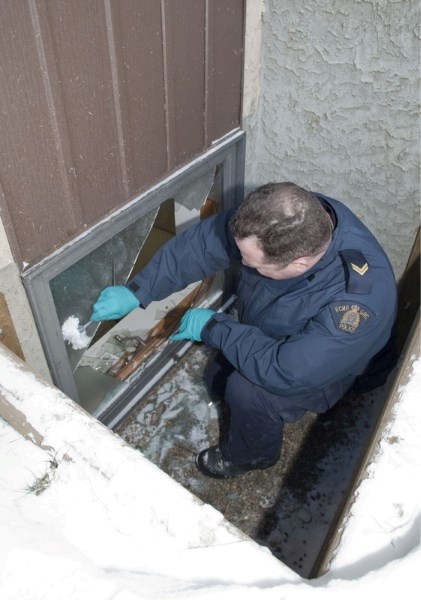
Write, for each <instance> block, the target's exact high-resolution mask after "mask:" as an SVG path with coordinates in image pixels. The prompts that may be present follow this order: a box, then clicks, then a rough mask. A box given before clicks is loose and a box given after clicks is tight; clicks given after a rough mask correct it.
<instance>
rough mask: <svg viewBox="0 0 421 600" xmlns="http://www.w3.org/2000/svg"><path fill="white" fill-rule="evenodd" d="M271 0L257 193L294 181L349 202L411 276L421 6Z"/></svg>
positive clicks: (389, 0)
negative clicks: (408, 263) (271, 184)
mask: <svg viewBox="0 0 421 600" xmlns="http://www.w3.org/2000/svg"><path fill="white" fill-rule="evenodd" d="M249 4H253V0H251V2H249ZM264 4H265V5H264V12H262V23H263V25H262V47H261V64H260V95H259V104H258V107H256V106H255V103H254V102H251V101H247V98H245V101H244V106H245V107H246V110H245V113H244V127H245V129H246V131H247V132H248V134H249V146H248V151H247V168H246V174H247V175H246V176H247V181H246V190H249V189H251V188H253V187H255V186H256V185H259V184H261V183H264V182H267V181H275V180H277V181H283V180H291V181H295V182H296V183H298V184H300V185H302V186H303V187H306V188H309V189H313V190H318V191H321V192H324V193H326V194H327V195H331V196H333V197H336V198H338V199H341V200H343V201H344V202H345V203H346V204H347V205H348V206H350V208H352V209H353V210H354V211H355V212H356V213H357V214H358V215H359V216H360V217H361V218H362V219H363V220H364V221H365V223H366V224H367V225H368V226H369V227H370V228H371V229H372V231H373V232H374V233H375V235H376V236H377V237H378V239H379V241H380V242H381V243H382V245H383V246H384V248H385V249H386V251H387V252H388V254H389V257H390V259H391V261H392V264H393V266H394V268H395V273H396V275H397V277H399V276H400V275H401V274H402V272H403V269H404V267H405V264H406V260H407V258H408V255H409V252H410V249H411V247H412V244H413V242H414V238H415V232H416V228H417V225H418V223H419V200H420V196H419V194H420V191H419V168H418V167H419V121H418V98H419V54H418V53H419V35H420V31H419V8H418V4H419V3H418V1H416V0H407V1H405V0H402V1H394V0H353V1H352V2H344V1H343V0H266V1H265V3H264ZM253 52H254V57H255V56H256V55H258V54H259V53H260V48H259V47H258V43H255V42H254V46H252V48H250V44H249V56H250V57H253ZM248 64H249V61H248V60H247V45H246V74H247V69H248ZM248 93H250V92H247V94H248Z"/></svg>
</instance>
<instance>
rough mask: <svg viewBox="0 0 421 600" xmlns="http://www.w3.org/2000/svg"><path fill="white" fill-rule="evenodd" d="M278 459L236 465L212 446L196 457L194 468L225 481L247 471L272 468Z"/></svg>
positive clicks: (217, 448) (216, 447) (217, 447)
mask: <svg viewBox="0 0 421 600" xmlns="http://www.w3.org/2000/svg"><path fill="white" fill-rule="evenodd" d="M278 459H279V457H276V458H274V459H272V460H264V461H262V460H260V461H259V460H256V461H253V462H251V463H248V464H247V465H236V464H234V463H233V462H231V461H230V460H228V459H227V458H225V457H224V455H223V454H222V452H221V450H220V449H219V446H212V447H211V448H207V449H206V450H202V452H200V453H199V454H198V455H197V456H196V466H197V468H198V469H199V471H201V472H202V473H203V474H204V475H208V476H209V477H214V478H215V479H227V478H228V477H238V476H239V475H244V473H248V472H249V471H255V470H256V469H267V468H268V467H272V466H273V465H274V464H275V463H276V462H277V461H278Z"/></svg>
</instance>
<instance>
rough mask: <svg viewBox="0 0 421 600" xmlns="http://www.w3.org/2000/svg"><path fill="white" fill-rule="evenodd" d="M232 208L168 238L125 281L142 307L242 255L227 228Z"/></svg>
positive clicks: (219, 269) (214, 271)
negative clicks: (150, 258)
mask: <svg viewBox="0 0 421 600" xmlns="http://www.w3.org/2000/svg"><path fill="white" fill-rule="evenodd" d="M233 212H234V209H231V210H228V211H224V212H221V213H218V214H217V215H215V216H213V217H209V218H208V219H206V220H205V221H201V222H200V223H198V224H197V225H193V226H192V227H189V228H188V229H187V230H186V231H184V232H183V233H182V234H180V235H177V236H175V237H174V238H172V239H171V240H169V241H168V242H167V243H166V244H164V246H163V247H162V248H160V249H159V250H158V252H156V254H155V255H154V256H153V258H152V260H151V261H150V262H149V263H148V265H147V266H146V267H145V268H144V269H142V271H141V272H140V273H138V274H137V275H136V276H135V277H134V278H133V279H131V281H129V282H128V283H127V287H128V288H129V289H130V290H131V291H132V292H134V293H135V294H136V296H137V298H138V299H139V301H140V303H141V305H142V306H143V307H144V308H146V306H147V305H148V304H149V303H150V302H151V301H152V300H162V299H163V298H167V297H168V296H169V295H170V294H172V293H174V292H177V291H179V290H182V289H184V288H185V287H186V286H187V285H188V284H190V283H193V282H195V281H199V280H201V279H203V278H204V277H207V276H208V275H212V274H214V273H217V272H218V271H222V270H224V269H226V268H227V267H229V265H230V263H231V261H232V260H234V259H239V258H241V255H240V253H239V250H238V248H237V246H236V244H235V241H234V238H233V237H232V235H231V234H230V232H229V229H228V224H229V220H230V218H231V215H232V214H233Z"/></svg>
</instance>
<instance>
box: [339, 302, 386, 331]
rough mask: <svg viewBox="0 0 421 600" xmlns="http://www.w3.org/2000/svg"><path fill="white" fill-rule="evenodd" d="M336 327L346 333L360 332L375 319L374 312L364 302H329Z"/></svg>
mask: <svg viewBox="0 0 421 600" xmlns="http://www.w3.org/2000/svg"><path fill="white" fill-rule="evenodd" d="M329 309H330V313H331V315H332V318H333V322H334V324H335V327H336V328H337V329H339V330H340V331H344V332H345V333H360V332H362V331H364V329H366V328H367V326H368V324H369V322H370V321H371V320H373V319H375V316H374V314H373V312H372V311H371V310H370V309H369V308H368V306H365V305H364V304H357V303H356V302H350V301H349V300H343V301H341V300H338V301H337V302H332V303H331V304H329Z"/></svg>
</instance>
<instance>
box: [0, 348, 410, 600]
mask: <svg viewBox="0 0 421 600" xmlns="http://www.w3.org/2000/svg"><path fill="white" fill-rule="evenodd" d="M0 382H1V383H0V400H1V398H3V399H4V400H6V401H7V402H8V403H9V405H11V406H13V407H14V408H15V409H17V410H19V411H21V412H22V413H23V414H24V415H26V418H27V420H28V422H29V423H31V425H32V426H33V427H34V428H35V429H36V430H37V431H38V432H39V433H41V434H42V436H43V438H44V441H43V446H42V447H41V448H40V447H39V446H37V445H35V444H34V443H33V442H32V441H30V440H29V439H25V438H24V437H22V435H20V434H19V433H17V432H16V431H15V430H14V429H13V428H12V427H11V426H10V425H9V424H8V423H6V422H5V421H3V420H0V445H1V453H0V511H1V516H0V527H1V529H0V532H1V535H0V597H1V598H2V600H18V599H19V600H22V599H24V600H41V599H42V600H50V599H51V600H61V599H63V600H81V599H85V598H86V599H88V598H89V600H111V599H112V600H143V599H149V598H151V599H152V598H154V599H161V598H168V597H172V598H175V599H177V598H178V599H183V600H184V599H190V598H192V599H195V598H199V599H214V598H215V599H218V600H219V599H221V600H222V599H228V598H229V599H232V598H237V597H238V598H239V597H241V598H244V599H246V600H247V599H252V598H253V599H255V598H259V599H260V598H261V599H262V600H280V599H281V598H282V599H284V600H295V599H298V598H299V599H300V600H306V598H310V597H311V598H312V599H316V600H318V599H319V598H320V599H322V598H323V600H324V599H325V598H329V597H332V598H348V597H349V598H351V597H353V598H354V597H355V594H356V593H359V594H361V595H364V597H366V596H368V595H369V594H370V593H372V594H379V595H381V596H382V597H383V598H386V599H387V598H395V597H396V596H397V594H399V593H402V592H403V589H405V597H406V598H408V599H411V598H415V595H416V594H417V592H416V589H417V588H418V587H419V572H418V569H417V567H418V566H419V564H420V558H421V553H420V544H419V537H420V536H419V501H420V489H419V481H420V463H421V453H420V446H421V441H420V436H419V431H420V425H421V422H420V421H421V409H420V403H419V395H420V394H419V390H420V388H421V360H420V359H419V358H417V357H416V356H414V357H412V359H411V369H410V377H409V381H408V383H406V384H405V386H404V387H403V388H402V389H401V390H399V394H398V395H399V398H398V402H397V404H396V405H395V408H394V411H393V415H392V417H393V418H391V419H390V421H389V423H388V426H387V429H386V431H385V432H384V435H383V437H382V440H381V442H380V444H379V447H378V449H377V451H376V453H375V455H374V458H373V460H372V462H371V464H370V466H369V469H368V473H367V477H366V478H365V479H364V480H363V482H362V483H361V484H360V486H359V488H358V490H357V493H356V496H355V501H354V503H353V505H352V507H351V512H350V515H349V517H348V520H347V522H346V523H345V524H344V532H343V536H342V540H341V543H340V545H339V548H338V549H337V551H336V556H335V558H334V560H333V562H332V564H331V567H330V571H329V573H327V574H326V575H324V576H323V577H321V578H320V579H318V580H312V581H308V580H303V579H301V578H300V577H299V576H298V575H297V574H296V573H294V572H293V571H291V570H290V569H288V568H287V567H286V566H285V565H283V564H282V563H280V562H279V561H278V560H277V559H275V558H274V557H273V556H272V555H271V554H270V552H269V551H268V550H267V549H266V548H263V547H261V546H259V545H257V544H256V543H255V542H253V541H252V540H250V539H249V538H247V537H246V536H245V535H244V534H242V533H241V532H240V531H239V530H237V529H236V528H234V527H233V526H232V525H230V524H229V523H228V522H227V521H225V520H224V518H223V516H222V515H221V514H220V513H219V512H217V511H216V510H215V509H213V508H212V507H210V506H209V505H205V504H203V503H201V502H200V501H199V500H198V499H196V498H195V497H194V496H193V495H191V494H190V493H189V492H188V491H187V490H185V489H184V488H182V487H181V486H180V485H179V484H177V483H176V482H175V481H173V480H172V479H171V478H170V477H169V476H167V475H166V474H165V473H163V472H162V471H160V470H159V469H158V468H157V467H156V466H155V465H153V464H152V463H151V462H149V461H148V460H147V459H146V458H145V457H144V456H143V455H142V454H141V453H140V452H138V451H136V450H134V449H132V448H130V447H129V446H127V445H126V444H125V443H124V442H123V441H122V440H121V439H120V438H119V437H117V436H116V435H114V434H113V433H112V432H110V431H109V430H108V429H107V428H105V427H104V426H102V425H101V424H100V423H98V422H97V421H96V420H95V419H93V418H92V417H91V416H90V415H88V414H87V413H85V412H84V411H83V410H82V409H80V408H79V407H78V406H77V405H75V404H74V403H73V402H72V401H71V400H70V399H69V398H67V397H66V396H65V395H64V394H62V393H61V392H60V391H58V390H57V389H55V388H53V387H52V386H50V385H49V384H47V383H44V382H43V381H41V380H40V379H39V378H38V377H36V376H35V375H34V374H32V373H30V372H28V371H27V370H26V368H25V367H24V366H23V365H22V364H20V363H17V362H16V361H15V360H14V359H12V357H11V354H10V353H8V352H6V351H4V350H3V349H2V348H0Z"/></svg>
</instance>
